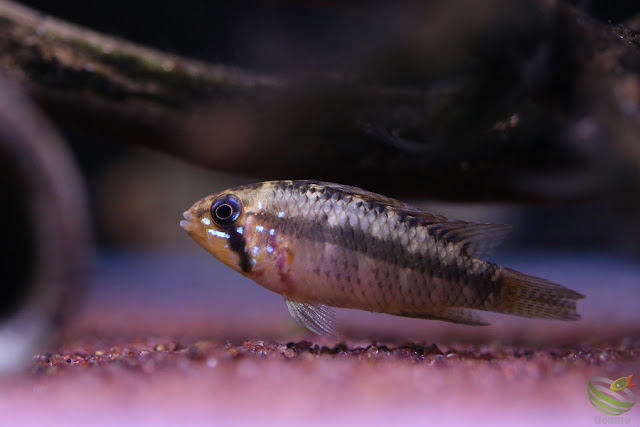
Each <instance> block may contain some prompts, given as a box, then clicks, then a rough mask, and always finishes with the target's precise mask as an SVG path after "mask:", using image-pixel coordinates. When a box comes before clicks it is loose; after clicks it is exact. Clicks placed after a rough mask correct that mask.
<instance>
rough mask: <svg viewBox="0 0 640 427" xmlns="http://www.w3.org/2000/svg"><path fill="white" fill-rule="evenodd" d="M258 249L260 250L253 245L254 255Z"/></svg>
mask: <svg viewBox="0 0 640 427" xmlns="http://www.w3.org/2000/svg"><path fill="white" fill-rule="evenodd" d="M259 250H260V249H258V247H257V246H254V247H253V254H254V255H255V254H257V253H258V251H259Z"/></svg>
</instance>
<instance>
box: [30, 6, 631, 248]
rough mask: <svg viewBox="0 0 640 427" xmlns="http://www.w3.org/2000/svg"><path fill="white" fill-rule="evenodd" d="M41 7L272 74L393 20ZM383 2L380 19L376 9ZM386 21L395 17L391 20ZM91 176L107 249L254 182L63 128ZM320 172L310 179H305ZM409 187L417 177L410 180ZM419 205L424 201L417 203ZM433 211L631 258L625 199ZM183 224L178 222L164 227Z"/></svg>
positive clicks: (354, 47)
mask: <svg viewBox="0 0 640 427" xmlns="http://www.w3.org/2000/svg"><path fill="white" fill-rule="evenodd" d="M22 3H23V4H25V5H28V6H31V7H33V8H36V9H38V10H41V11H43V12H45V13H48V14H52V15H54V16H57V17H59V18H62V19H64V20H68V21H70V22H73V23H77V24H80V25H83V26H86V27H88V28H91V29H94V30H97V31H101V32H105V33H107V34H111V35H114V36H117V37H121V38H124V39H129V40H131V41H134V42H138V43H141V44H144V45H148V46H152V47H155V48H158V49H161V50H164V51H169V52H173V53H176V54H180V55H185V56H189V57H193V58H197V59H201V60H204V61H208V62H211V63H221V64H229V65H237V66H240V67H243V68H248V69H253V70H257V71H264V72H268V73H275V74H278V73H283V74H286V73H292V72H293V73H295V72H300V71H303V70H305V69H313V68H314V67H318V64H321V66H322V67H325V68H326V70H327V71H331V70H342V69H343V67H345V64H351V63H353V62H354V56H357V55H360V54H362V52H360V51H359V50H358V49H361V48H362V46H363V45H367V44H369V45H371V46H372V48H373V47H375V43H376V41H375V40H367V39H366V37H369V34H370V32H371V31H370V30H371V26H373V25H376V22H378V21H377V20H378V19H385V17H386V16H387V14H388V16H389V17H391V16H392V13H393V12H392V11H393V9H394V7H393V6H394V4H395V2H377V4H378V5H379V7H377V8H375V9H374V8H371V7H365V5H363V3H362V2H358V1H351V2H332V1H275V0H273V1H267V0H265V1H246V0H243V1H236V2H219V1H207V2H202V1H194V0H184V1H182V2H179V3H176V2H157V1H151V0H134V1H123V0H114V1H109V2H85V1H62V0H61V1H55V2H51V1H23V2H22ZM573 4H574V5H576V6H578V7H580V8H582V9H584V10H586V11H587V12H588V13H590V14H591V15H592V16H594V17H595V18H597V19H598V20H600V21H602V22H608V21H610V22H612V23H616V22H624V21H625V20H627V19H629V18H631V17H632V16H633V15H634V14H635V13H637V12H638V6H637V4H634V2H629V1H576V2H573ZM371 10H376V16H371V14H370V11H371ZM390 19H391V18H390ZM63 131H64V132H66V133H65V136H66V137H67V139H68V140H69V141H70V143H71V145H72V147H73V150H74V153H75V155H76V156H77V158H78V161H79V164H80V167H81V168H82V170H83V172H84V174H85V175H86V177H87V180H88V185H89V190H90V191H89V195H90V198H91V209H92V213H93V221H94V225H95V229H96V237H97V240H98V242H99V244H100V246H102V247H104V248H110V249H118V248H139V249H141V248H146V249H151V248H158V247H169V246H174V245H178V246H180V245H183V244H187V245H188V244H189V243H190V242H188V239H187V238H186V236H182V235H181V234H180V232H179V230H178V228H177V221H178V219H179V217H180V213H181V212H182V210H183V209H185V208H186V207H187V206H188V205H189V204H190V203H192V202H193V201H194V200H196V199H197V198H199V197H201V196H204V195H206V194H209V193H212V192H214V191H218V190H220V189H222V188H224V187H225V186H229V185H235V184H239V183H244V182H247V181H252V180H256V179H259V177H258V178H256V177H245V176H234V175H228V174H226V175H220V174H215V173H213V174H210V173H209V172H207V171H203V170H201V169H198V168H193V167H189V166H188V165H185V164H183V163H181V162H179V161H174V160H172V159H170V158H169V157H166V156H164V155H159V154H155V153H151V152H148V151H145V150H141V149H137V148H131V146H127V145H119V144H117V141H116V143H115V144H114V143H113V141H104V140H100V139H96V138H95V137H94V136H91V138H92V140H91V141H87V140H86V138H88V137H87V136H86V135H84V134H80V133H77V132H75V131H68V130H65V129H63ZM309 178H313V177H309ZM411 185H415V183H412V184H411ZM415 203H422V201H415ZM425 206H426V207H427V208H429V209H432V210H435V211H438V212H440V213H444V214H448V215H451V216H457V217H460V218H463V219H468V220H475V221H486V222H507V223H511V224H514V225H515V227H514V228H515V232H514V234H513V237H512V238H511V239H510V241H509V242H508V243H507V244H508V245H512V246H526V247H532V248H536V247H538V248H554V249H560V250H570V251H572V250H597V249H600V250H606V251H609V250H611V251H614V252H617V253H622V254H629V253H631V252H632V250H629V244H628V242H625V241H624V238H623V236H620V233H619V232H616V231H615V228H614V232H612V231H611V229H610V228H608V227H603V226H601V225H599V224H603V223H612V222H616V221H617V219H618V218H619V215H620V212H622V214H623V215H624V207H620V206H612V204H611V203H610V201H602V200H584V201H572V202H570V203H552V204H536V205H522V204H519V205H509V204H505V203H492V204H482V205H481V204H477V203H475V204H463V205H460V204H439V203H435V204H434V203H428V204H426V205H425ZM174 223H175V224H176V227H175V229H174V230H170V229H168V227H171V226H172V225H174Z"/></svg>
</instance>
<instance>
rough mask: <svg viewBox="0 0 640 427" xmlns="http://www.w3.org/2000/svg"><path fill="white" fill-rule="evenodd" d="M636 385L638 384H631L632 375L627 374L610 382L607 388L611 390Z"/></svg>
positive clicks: (619, 389)
mask: <svg viewBox="0 0 640 427" xmlns="http://www.w3.org/2000/svg"><path fill="white" fill-rule="evenodd" d="M637 385H638V384H633V375H629V376H628V377H622V378H618V379H617V380H615V381H614V382H613V383H611V385H610V386H609V389H611V390H612V391H621V390H624V389H625V388H630V387H635V386H637Z"/></svg>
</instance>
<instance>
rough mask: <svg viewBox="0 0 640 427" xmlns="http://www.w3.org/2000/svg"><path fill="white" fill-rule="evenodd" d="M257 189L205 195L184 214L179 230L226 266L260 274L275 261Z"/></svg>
mask: <svg viewBox="0 0 640 427" xmlns="http://www.w3.org/2000/svg"><path fill="white" fill-rule="evenodd" d="M259 194H260V192H259V190H258V189H255V188H252V187H239V188H236V189H230V190H225V191H222V192H220V193H216V194H212V195H210V196H207V197H205V198H203V199H201V200H199V201H197V202H196V203H194V204H193V206H191V208H190V209H189V210H187V211H185V212H184V213H183V216H184V220H182V221H180V227H182V228H183V229H184V230H185V231H186V232H187V233H188V234H189V235H190V236H191V237H192V238H193V239H194V240H195V241H196V242H197V243H198V244H200V246H202V247H203V248H204V249H206V250H207V251H208V252H209V253H211V254H212V255H213V256H215V257H216V258H217V259H219V260H220V261H222V262H223V263H224V264H225V265H227V266H228V267H231V268H232V269H234V270H236V271H238V272H240V273H242V274H244V275H246V276H252V275H256V274H260V272H261V271H262V270H264V269H265V268H266V267H267V266H268V265H269V264H273V263H274V262H275V259H272V258H274V256H275V254H274V252H275V250H274V244H273V243H272V242H273V241H274V240H275V236H274V234H275V233H274V230H273V229H269V228H268V226H266V225H263V222H262V220H261V218H262V216H261V213H262V210H263V206H264V204H263V203H266V202H263V201H262V200H261V199H260V198H259Z"/></svg>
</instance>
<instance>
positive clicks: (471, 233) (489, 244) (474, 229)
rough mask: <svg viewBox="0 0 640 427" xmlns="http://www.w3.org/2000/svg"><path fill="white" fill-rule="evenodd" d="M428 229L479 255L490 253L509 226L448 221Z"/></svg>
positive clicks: (466, 250)
mask: <svg viewBox="0 0 640 427" xmlns="http://www.w3.org/2000/svg"><path fill="white" fill-rule="evenodd" d="M429 231H430V232H431V233H432V234H433V235H435V236H436V237H438V238H441V239H445V240H446V241H448V242H451V243H456V244H458V245H460V246H462V248H463V249H464V251H465V252H467V253H468V254H469V255H473V256H477V257H481V256H486V255H489V254H491V253H492V252H493V251H494V250H495V248H497V247H498V246H499V245H500V243H502V241H503V240H504V238H505V237H506V236H507V234H509V232H511V227H510V226H508V225H503V224H476V223H473V222H465V221H448V222H441V223H436V224H433V225H431V226H429Z"/></svg>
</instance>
